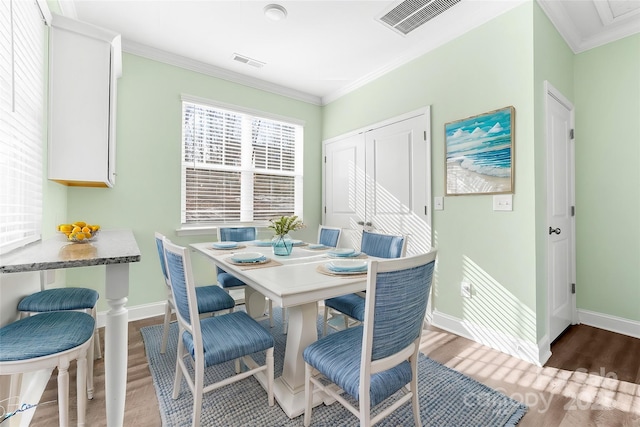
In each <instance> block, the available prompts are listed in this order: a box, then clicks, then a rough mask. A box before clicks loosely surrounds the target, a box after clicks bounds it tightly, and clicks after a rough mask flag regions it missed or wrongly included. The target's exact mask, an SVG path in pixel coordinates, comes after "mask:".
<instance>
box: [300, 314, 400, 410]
mask: <svg viewBox="0 0 640 427" xmlns="http://www.w3.org/2000/svg"><path fill="white" fill-rule="evenodd" d="M362 333H363V327H362V326H356V327H353V328H349V329H345V330H343V331H340V332H336V333H333V334H330V335H327V336H326V337H324V338H321V339H319V340H318V341H316V342H314V343H313V344H311V345H309V346H308V347H307V348H305V350H304V352H303V353H302V356H303V358H304V361H305V362H307V363H308V364H309V365H311V366H313V367H315V368H316V369H318V370H319V371H320V372H321V373H322V374H323V375H324V376H326V377H327V378H328V379H329V380H330V381H331V382H333V383H334V384H337V385H338V386H339V387H340V388H342V389H343V390H344V391H345V392H347V393H348V394H349V395H351V396H353V397H354V398H355V399H359V396H360V390H359V387H360V358H361V352H362ZM410 381H411V365H410V364H409V362H407V361H405V362H402V363H401V364H399V365H397V366H395V367H393V368H391V369H389V370H387V371H383V372H378V373H377V374H373V375H371V389H370V399H371V406H372V407H373V406H375V405H377V404H378V403H380V402H382V401H383V400H385V399H386V398H387V397H389V396H391V395H392V394H394V393H395V392H397V391H398V390H400V389H401V388H402V387H404V386H405V384H407V383H409V382H410Z"/></svg>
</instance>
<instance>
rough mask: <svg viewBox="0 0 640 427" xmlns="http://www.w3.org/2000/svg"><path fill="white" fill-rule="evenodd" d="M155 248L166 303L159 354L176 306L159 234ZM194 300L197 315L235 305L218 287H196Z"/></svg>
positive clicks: (227, 308) (166, 338) (163, 348)
mask: <svg viewBox="0 0 640 427" xmlns="http://www.w3.org/2000/svg"><path fill="white" fill-rule="evenodd" d="M155 237H156V248H157V249H158V257H159V258H160V267H161V269H162V276H163V277H164V283H165V285H166V286H167V302H166V304H165V310H164V326H163V329H162V344H161V345H160V353H162V354H164V353H165V352H166V351H167V340H168V339H169V323H170V321H171V313H173V312H175V310H176V306H175V303H174V302H173V295H172V293H171V286H170V285H169V275H168V273H167V267H166V265H165V261H164V243H163V241H164V240H165V239H166V236H164V235H163V234H161V233H158V232H156V233H155ZM196 299H197V300H198V313H200V314H213V313H215V312H218V311H223V310H230V311H233V307H234V306H235V305H236V303H235V301H234V300H233V298H231V295H229V294H228V293H227V292H225V291H224V290H222V289H221V288H220V287H219V286H218V285H208V286H197V287H196Z"/></svg>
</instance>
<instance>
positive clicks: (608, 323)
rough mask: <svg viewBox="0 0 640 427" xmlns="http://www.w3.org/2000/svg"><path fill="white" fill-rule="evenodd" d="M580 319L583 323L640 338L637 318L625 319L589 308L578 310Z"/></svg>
mask: <svg viewBox="0 0 640 427" xmlns="http://www.w3.org/2000/svg"><path fill="white" fill-rule="evenodd" d="M578 321H579V322H580V323H582V324H583V325H589V326H593V327H595V328H600V329H605V330H607V331H611V332H615V333H618V334H622V335H628V336H630V337H634V338H640V322H638V321H635V320H629V319H624V318H622V317H616V316H611V315H609V314H604V313H596V312H594V311H589V310H578Z"/></svg>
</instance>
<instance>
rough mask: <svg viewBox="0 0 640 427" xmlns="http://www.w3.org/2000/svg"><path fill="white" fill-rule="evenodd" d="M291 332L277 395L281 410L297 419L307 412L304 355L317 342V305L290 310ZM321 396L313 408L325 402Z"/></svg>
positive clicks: (288, 335) (276, 382) (278, 380)
mask: <svg viewBox="0 0 640 427" xmlns="http://www.w3.org/2000/svg"><path fill="white" fill-rule="evenodd" d="M288 311H289V326H288V327H289V332H288V333H287V347H286V349H285V352H284V366H283V369H282V376H281V377H280V378H276V380H275V384H274V394H275V397H276V400H277V401H278V404H279V405H280V407H281V408H282V410H283V411H284V412H285V413H286V414H287V416H289V418H295V417H297V416H299V415H300V414H302V413H304V407H305V398H304V359H303V358H302V352H303V351H304V349H305V348H307V346H308V345H309V344H311V343H313V342H315V341H316V340H317V339H318V332H317V329H316V322H317V319H318V306H317V304H316V303H315V302H312V303H308V304H303V305H299V306H295V307H289V308H288ZM322 398H323V396H322V393H316V394H315V396H314V402H313V405H314V406H316V405H319V404H320V403H322Z"/></svg>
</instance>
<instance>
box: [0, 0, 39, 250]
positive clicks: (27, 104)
mask: <svg viewBox="0 0 640 427" xmlns="http://www.w3.org/2000/svg"><path fill="white" fill-rule="evenodd" d="M44 31H45V25H44V22H43V19H42V15H41V12H40V8H39V7H38V5H37V4H36V2H35V1H19V0H11V1H2V2H0V254H1V253H6V252H8V251H10V250H12V249H15V248H17V247H20V246H23V245H25V244H27V243H30V242H32V241H35V240H38V239H39V238H40V237H41V228H42V180H43V172H42V171H43V168H42V147H43V143H44V141H43V130H44V126H45V121H44V57H45V55H44V53H45V52H44Z"/></svg>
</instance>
